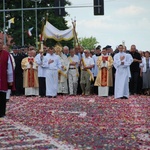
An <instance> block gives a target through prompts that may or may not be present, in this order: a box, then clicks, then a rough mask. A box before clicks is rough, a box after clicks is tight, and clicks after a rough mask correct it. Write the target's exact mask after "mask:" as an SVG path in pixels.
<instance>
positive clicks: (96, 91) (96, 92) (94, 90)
mask: <svg viewBox="0 0 150 150" xmlns="http://www.w3.org/2000/svg"><path fill="white" fill-rule="evenodd" d="M95 80H96V77H94V81H93V93H94V94H96V95H98V86H94V83H95Z"/></svg>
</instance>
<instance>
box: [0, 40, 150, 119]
mask: <svg viewBox="0 0 150 150" xmlns="http://www.w3.org/2000/svg"><path fill="white" fill-rule="evenodd" d="M149 56H150V53H149V52H148V51H145V52H144V51H138V50H137V49H136V46H135V45H131V47H130V50H127V49H126V46H124V45H119V46H118V47H117V48H116V49H115V50H114V51H113V49H112V48H111V46H109V45H107V46H106V47H104V48H101V46H100V45H99V46H97V47H96V48H95V49H93V50H88V49H84V48H83V47H81V46H77V47H75V48H70V49H69V47H68V46H64V47H62V46H60V45H56V46H55V47H47V46H46V45H44V46H43V49H39V50H38V51H36V49H35V47H34V46H23V47H18V46H15V45H14V46H13V47H12V48H11V50H10V49H9V47H8V46H6V45H4V43H3V40H2V39H0V97H1V98H0V117H3V116H5V111H6V101H8V100H9V95H10V91H12V93H11V95H16V96H21V95H25V96H26V97H29V96H39V97H48V98H52V97H53V98H56V97H57V95H59V94H61V95H62V94H65V95H66V94H68V95H77V94H82V95H91V94H96V95H98V96H109V95H114V97H115V98H119V99H120V98H121V99H128V98H129V95H130V94H146V95H150V57H149ZM12 89H13V90H12ZM5 99H6V100H5Z"/></svg>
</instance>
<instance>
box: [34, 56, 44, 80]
mask: <svg viewBox="0 0 150 150" xmlns="http://www.w3.org/2000/svg"><path fill="white" fill-rule="evenodd" d="M35 61H36V63H37V64H38V77H46V68H45V67H44V66H43V64H44V61H45V63H46V59H45V56H42V57H41V55H40V54H37V55H36V57H35Z"/></svg>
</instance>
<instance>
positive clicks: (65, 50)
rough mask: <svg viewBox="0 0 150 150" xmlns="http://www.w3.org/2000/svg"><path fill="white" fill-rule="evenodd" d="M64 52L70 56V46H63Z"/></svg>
mask: <svg viewBox="0 0 150 150" xmlns="http://www.w3.org/2000/svg"><path fill="white" fill-rule="evenodd" d="M63 54H65V55H66V56H67V57H69V56H70V53H69V47H68V46H64V47H63Z"/></svg>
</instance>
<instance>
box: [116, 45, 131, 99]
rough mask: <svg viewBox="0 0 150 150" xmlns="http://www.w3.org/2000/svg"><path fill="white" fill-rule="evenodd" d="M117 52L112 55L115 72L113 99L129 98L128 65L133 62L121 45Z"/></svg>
mask: <svg viewBox="0 0 150 150" xmlns="http://www.w3.org/2000/svg"><path fill="white" fill-rule="evenodd" d="M118 50H119V53H117V54H115V56H114V67H115V69H116V74H115V94H114V97H115V99H117V98H121V99H128V98H129V78H130V76H131V74H130V69H129V67H130V65H131V63H132V62H133V58H132V56H131V55H130V54H127V53H125V52H124V47H123V45H119V46H118Z"/></svg>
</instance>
